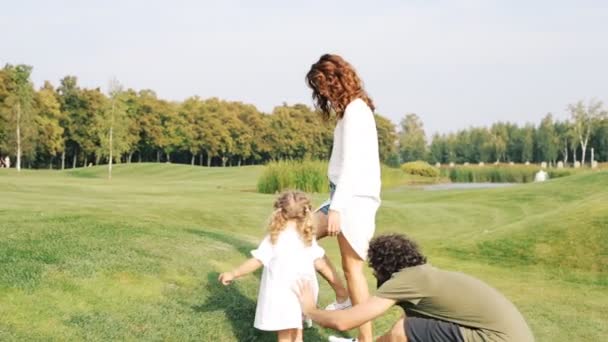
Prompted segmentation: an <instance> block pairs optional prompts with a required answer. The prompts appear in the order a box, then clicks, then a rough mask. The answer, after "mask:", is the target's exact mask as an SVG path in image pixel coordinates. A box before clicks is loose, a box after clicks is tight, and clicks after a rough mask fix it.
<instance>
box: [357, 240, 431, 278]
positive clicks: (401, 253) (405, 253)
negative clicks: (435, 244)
mask: <svg viewBox="0 0 608 342" xmlns="http://www.w3.org/2000/svg"><path fill="white" fill-rule="evenodd" d="M367 262H368V264H369V266H370V267H371V268H372V269H373V270H374V275H375V276H376V279H377V280H378V287H380V286H381V285H382V284H384V282H386V281H387V280H389V279H390V278H391V276H392V275H393V273H396V272H399V271H401V270H402V269H404V268H406V267H413V266H418V265H423V264H425V263H426V257H425V256H424V255H423V254H422V252H420V250H419V248H418V244H417V243H416V242H414V241H413V240H410V239H409V238H408V237H406V236H405V235H402V234H387V235H381V236H378V237H376V238H374V239H372V241H371V242H370V243H369V250H368V252H367Z"/></svg>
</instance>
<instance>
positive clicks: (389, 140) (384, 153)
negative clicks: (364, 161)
mask: <svg viewBox="0 0 608 342" xmlns="http://www.w3.org/2000/svg"><path fill="white" fill-rule="evenodd" d="M374 117H375V118H376V130H377V131H378V149H379V153H380V161H382V162H383V163H386V164H391V162H390V161H391V160H392V161H393V162H392V164H395V161H396V163H398V160H399V156H398V155H397V147H398V145H397V143H398V139H397V132H396V131H395V124H394V123H393V122H392V121H391V120H389V119H387V118H385V117H384V116H382V115H380V114H375V115H374Z"/></svg>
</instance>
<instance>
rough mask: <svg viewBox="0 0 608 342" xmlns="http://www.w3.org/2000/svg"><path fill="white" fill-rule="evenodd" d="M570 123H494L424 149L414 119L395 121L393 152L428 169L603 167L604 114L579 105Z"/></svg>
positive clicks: (439, 137)
mask: <svg viewBox="0 0 608 342" xmlns="http://www.w3.org/2000/svg"><path fill="white" fill-rule="evenodd" d="M568 111H569V113H570V119H569V120H564V121H558V120H555V119H554V117H553V115H552V114H550V113H549V114H547V115H546V116H545V117H544V118H543V119H542V121H541V122H540V124H539V125H538V126H535V125H533V124H526V125H523V126H520V125H517V124H515V123H509V122H497V123H495V124H493V125H492V126H491V127H471V128H469V129H464V130H460V131H457V132H453V133H447V134H435V135H434V136H433V137H432V140H431V142H430V144H427V141H426V134H425V132H424V126H423V123H422V121H421V120H420V118H419V117H418V116H417V115H416V114H408V115H407V116H406V117H405V118H404V119H403V120H402V121H401V125H400V126H401V133H400V138H399V152H400V157H401V159H402V160H403V161H412V160H427V161H429V162H432V163H436V162H439V163H449V162H455V163H464V162H470V163H479V162H484V163H488V162H515V163H525V162H537V163H539V162H543V161H544V162H549V163H554V164H555V163H556V162H557V161H558V160H561V161H563V162H564V163H568V162H571V163H574V162H576V161H577V160H578V161H580V162H581V163H582V164H585V162H588V161H589V157H590V152H589V151H590V149H591V148H594V150H595V155H594V159H595V160H598V161H608V114H607V113H606V110H605V109H604V108H603V106H602V103H601V102H598V101H594V100H591V101H589V102H588V103H586V104H585V103H584V102H583V101H579V102H577V103H575V104H571V105H569V106H568Z"/></svg>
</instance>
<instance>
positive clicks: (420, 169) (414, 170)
mask: <svg viewBox="0 0 608 342" xmlns="http://www.w3.org/2000/svg"><path fill="white" fill-rule="evenodd" d="M401 170H403V172H405V173H407V174H410V175H416V176H423V177H439V174H440V173H439V170H438V169H437V168H436V167H433V166H431V165H430V164H429V163H427V162H424V161H414V162H409V163H405V164H403V165H401Z"/></svg>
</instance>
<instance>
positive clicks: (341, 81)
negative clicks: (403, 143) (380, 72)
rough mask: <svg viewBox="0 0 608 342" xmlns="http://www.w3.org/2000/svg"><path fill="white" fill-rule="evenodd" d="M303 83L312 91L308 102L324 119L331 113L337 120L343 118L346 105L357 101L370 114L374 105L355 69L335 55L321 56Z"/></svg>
mask: <svg viewBox="0 0 608 342" xmlns="http://www.w3.org/2000/svg"><path fill="white" fill-rule="evenodd" d="M306 83H308V86H309V87H310V88H311V89H312V99H313V101H314V103H315V107H316V108H317V110H319V111H320V112H321V114H322V115H323V117H324V118H325V119H329V118H330V117H331V112H332V110H333V111H334V112H335V113H336V116H337V117H338V119H341V118H342V117H343V116H344V111H345V110H346V106H348V104H349V103H350V102H351V101H353V100H355V99H357V98H360V99H361V100H363V101H365V103H367V105H368V106H369V108H371V110H372V111H374V109H375V107H374V103H373V101H372V99H371V98H370V97H369V96H368V95H367V92H365V89H363V82H362V81H361V79H359V76H357V73H356V72H355V69H354V68H353V67H352V66H351V65H350V64H349V63H348V62H347V61H345V60H344V59H343V58H342V57H340V56H338V55H330V54H325V55H323V56H321V58H320V59H319V61H318V62H316V63H315V64H313V65H312V66H311V67H310V71H309V72H308V74H306Z"/></svg>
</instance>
